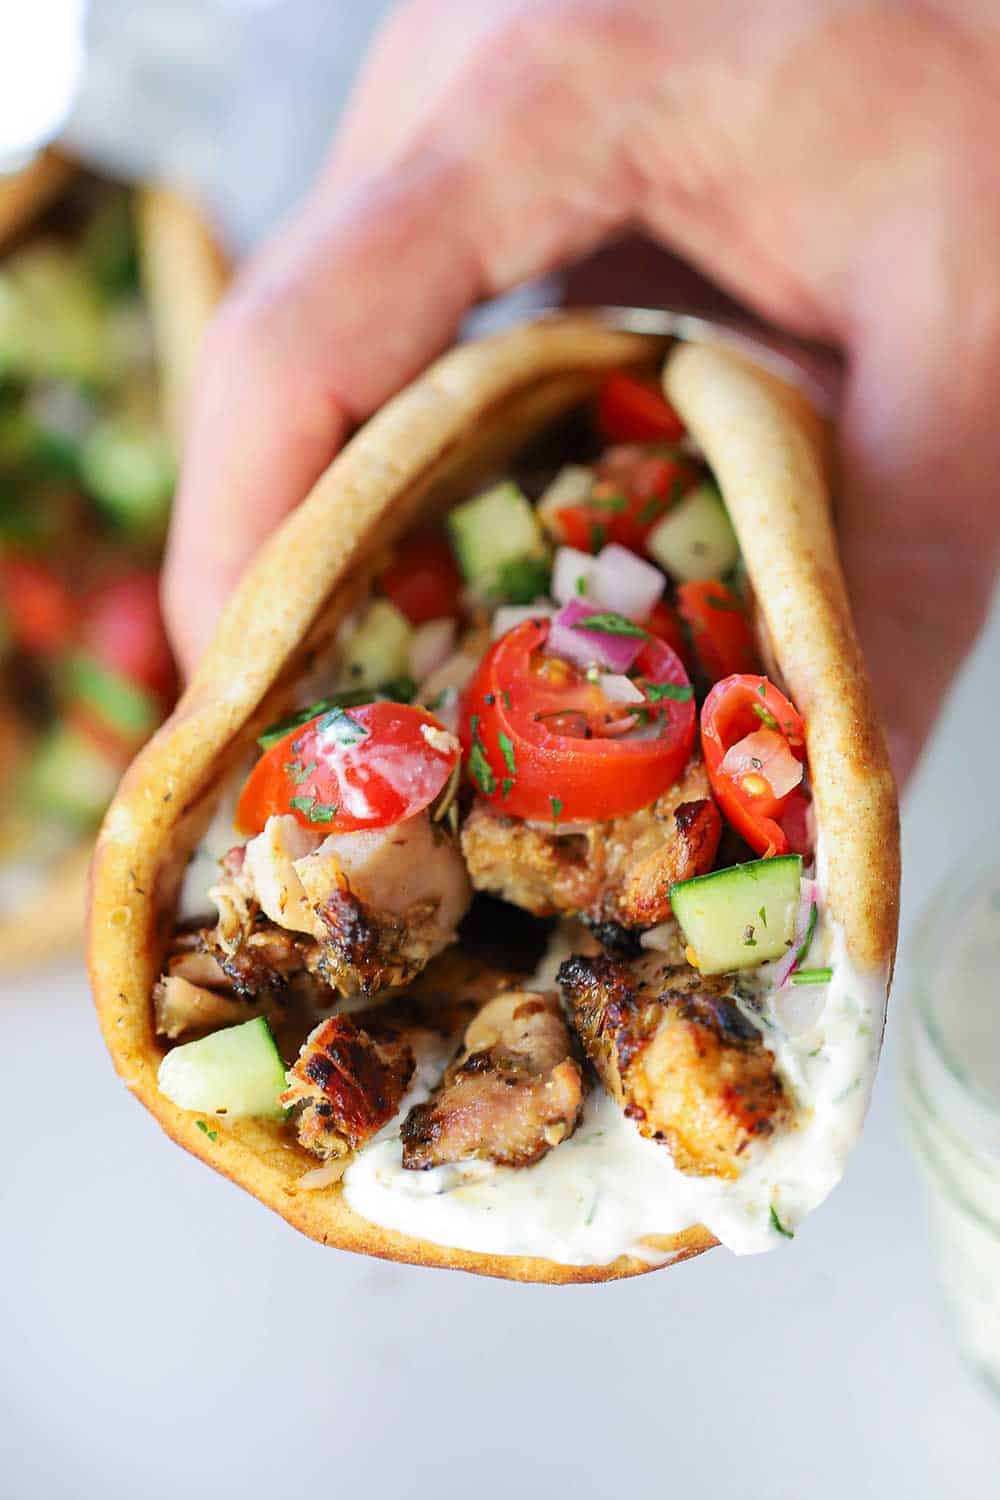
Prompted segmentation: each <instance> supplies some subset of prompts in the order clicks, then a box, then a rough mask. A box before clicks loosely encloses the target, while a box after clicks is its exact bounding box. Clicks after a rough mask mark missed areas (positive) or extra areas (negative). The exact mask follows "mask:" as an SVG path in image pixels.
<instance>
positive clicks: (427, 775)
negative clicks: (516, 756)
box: [236, 702, 459, 834]
mask: <svg viewBox="0 0 1000 1500" xmlns="http://www.w3.org/2000/svg"><path fill="white" fill-rule="evenodd" d="M458 756H459V747H458V741H457V740H456V739H455V737H454V736H453V735H451V734H449V733H448V731H447V730H446V729H445V728H444V727H443V726H442V725H441V724H440V723H439V721H438V720H437V719H436V718H435V717H434V715H433V714H429V713H427V711H426V710H425V709H422V708H416V707H414V706H412V705H411V704H407V703H388V702H379V703H366V704H363V705H362V706H361V707H359V708H350V709H344V708H334V709H330V710H329V711H327V712H326V713H321V714H319V715H317V717H316V718H314V719H310V720H309V721H308V722H307V723H305V724H300V725H298V726H297V727H296V728H294V729H291V730H289V732H288V734H286V735H285V736H284V737H283V738H282V739H280V740H278V742H277V744H275V745H272V746H271V748H270V749H269V750H268V751H266V752H265V754H264V755H262V756H261V758H260V760H259V761H258V762H257V764H256V765H255V766H254V768H253V770H252V771H251V773H250V776H249V779H248V780H247V783H246V785H245V786H244V788H243V791H242V794H241V796H240V800H239V806H238V807H237V809H236V825H237V827H238V828H240V829H241V830H242V831H243V832H244V833H249V834H256V833H260V831H261V830H262V829H263V827H264V825H265V823H266V822H267V820H268V818H269V817H271V816H274V815H278V814H281V813H291V814H292V815H293V816H294V817H295V818H297V819H298V821H299V822H300V823H301V824H302V825H303V827H305V828H311V829H313V830H314V831H315V832H317V833H324V834H326V833H351V832H355V831H357V830H358V829H363V828H388V827H390V826H391V825H393V824H395V823H401V822H402V821H403V820H404V819H405V818H410V817H413V816H414V815H415V814H416V813H418V812H421V811H423V809H424V808H426V807H429V806H430V804H431V803H432V802H433V801H434V799H435V798H436V797H437V796H438V795H439V793H441V792H442V791H443V790H444V788H445V787H446V786H447V784H448V780H449V778H450V777H451V775H452V773H453V772H454V770H455V767H456V766H457V764H458Z"/></svg>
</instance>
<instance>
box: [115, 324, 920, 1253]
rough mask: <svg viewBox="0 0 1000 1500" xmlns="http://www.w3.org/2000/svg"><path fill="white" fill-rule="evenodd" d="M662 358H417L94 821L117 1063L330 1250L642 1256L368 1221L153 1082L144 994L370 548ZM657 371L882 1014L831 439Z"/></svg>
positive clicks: (616, 347) (269, 1143)
mask: <svg viewBox="0 0 1000 1500" xmlns="http://www.w3.org/2000/svg"><path fill="white" fill-rule="evenodd" d="M663 352H664V347H663V344H662V342H660V341H657V340H653V339H645V338H642V337H640V336H636V335H631V334H628V335H626V334H623V333H619V332H616V331H614V330H612V329H610V328H609V327H608V326H606V325H602V324H601V323H599V322H598V321H596V320H590V319H588V318H587V317H585V316H579V315H577V316H565V317H551V318H547V319H544V320H542V321H540V322H537V323H535V324H533V325H529V326H525V327H520V328H517V329H514V330H513V331H509V332H505V333H502V334H500V335H497V336H494V337H491V338H488V339H485V340H483V341H481V342H478V343H474V344H470V345H466V346H464V347H460V348H458V349H456V350H454V351H453V352H451V353H449V354H447V355H446V356H445V357H443V358H442V359H440V360H439V361H438V362H437V363H436V364H434V365H433V366H431V368H430V369H429V370H428V371H427V372H426V373H425V374H424V375H422V376H421V377H420V378H419V379H418V380H416V381H415V382H414V383H413V384H412V385H411V386H410V387H409V388H408V389H406V390H405V391H403V392H402V394H400V395H399V396H397V397H396V398H395V399H394V400H392V401H390V402H389V403H388V404H387V405H386V406H385V407H384V408H383V409H382V411H380V412H379V413H378V414H377V415H376V416H375V417H373V418H372V419H371V421H370V422H369V423H368V424H367V425H366V426H365V427H364V428H363V429H362V430H361V431H360V432H359V433H358V434H357V435H356V436H355V437H354V439H353V440H352V441H351V442H350V443H349V445H348V446H347V447H346V448H345V449H344V451H343V452H342V453H341V454H340V455H339V457H337V458H336V459H335V460H334V462H333V463H332V464H331V466H330V468H329V469H328V470H327V471H326V473H325V474H324V475H323V476H322V478H321V479H320V480H319V481H318V482H317V484H316V486H315V488H314V489H313V491H312V493H311V494H310V495H309V497H308V498H307V499H306V500H305V501H304V502H303V504H302V505H301V506H300V507H299V509H298V510H297V511H296V512H295V513H294V514H293V515H292V516H291V517H290V518H289V519H288V520H287V521H286V522H285V524H284V525H283V526H282V528H281V529H280V530H279V531H278V532H277V533H276V534H275V535H274V536H273V537H272V538H271V539H270V541H269V542H268V543H267V544H266V545H265V547H264V548H263V549H262V551H261V552H260V554H259V555H258V557H257V559H256V560H255V562H254V564H253V565H252V566H251V568H250V569H249V571H248V573H247V575H246V576H245V577H244V579H243V581H242V583H241V584H240V586H239V588H238V589H237V591H236V593H235V595H234V596H233V598H232V599H231V601H230V603H229V606H228V608H227V610H226V612H225V615H224V617H223V620H222V622H221V624H220V627H219V630H218V632H217V635H216V637H215V640H214V642H213V644H212V646H211V647H210V649H209V650H208V652H207V654H206V655H205V657H204V659H203V660H202V662H201V664H200V667H199V669H198V671H197V674H196V676H195V677H194V680H193V681H192V682H191V684H190V686H189V688H188V690H187V691H186V693H185V694H184V697H183V699H182V700H181V702H180V704H179V705H178V707H177V709H176V711H175V712H174V714H173V716H172V718H171V719H170V720H169V721H168V722H167V723H166V724H165V725H164V726H163V728H162V729H161V730H160V731H159V732H158V733H157V734H156V735H155V736H154V738H153V740H152V741H151V742H150V743H149V744H148V745H147V746H146V748H145V749H144V750H143V751H142V753H141V754H140V756H139V758H138V759H137V760H136V762H135V763H134V764H133V765H132V767H131V768H130V770H129V772H128V773H127V775H126V777H125V779H124V781H123V783H122V786H121V789H120V791H119V794H118V796H117V798H116V799H115V802H114V804H113V805H112V807H111V809H110V811H109V813H108V815H107V818H106V820H105V823H104V827H103V829H102V832H101V835H100V838H99V841H98V846H97V851H96V856H95V860H94V864H93V871H92V885H91V914H90V932H89V963H90V973H91V981H92V986H93V991H94V995H95V999H96V1003H97V1009H98V1014H99V1018H100V1023H101V1026H102V1029H103V1032H104V1036H105V1040H106V1042H107V1045H108V1048H109V1050H110V1052H111V1055H112V1058H113V1060H114V1063H115V1067H116V1068H117V1070H118V1072H119V1073H120V1075H121V1077H122V1078H123V1079H124V1081H125V1083H126V1084H127V1086H128V1087H129V1088H130V1089H131V1090H132V1091H133V1092H134V1093H135V1094H136V1095H137V1097H138V1098H139V1099H140V1100H141V1101H142V1102H143V1104H145V1106H146V1107H147V1109H149V1110H150V1111H151V1112H152V1114H154V1115H155V1116H156V1118H157V1119H158V1120H159V1121H160V1123H161V1125H162V1126H163V1128H164V1129H165V1130H166V1132H167V1133H168V1134H169V1135H170V1136H171V1137H172V1138H173V1139H174V1140H176V1141H177V1142H178V1143H179V1144H181V1145H183V1146H185V1147H186V1148H187V1149H188V1150H189V1151H191V1152H193V1153H194V1154H195V1155H197V1156H199V1157H201V1158H202V1160H204V1161H205V1162H207V1163H209V1164H210V1165H211V1166H213V1167H214V1168H215V1169H216V1170H217V1171H219V1172H221V1173H223V1174H224V1175H225V1176H227V1177H229V1178H231V1179H232V1180H233V1181H234V1182H237V1183H239V1184H240V1185H241V1186H242V1187H244V1188H246V1189H247V1190H248V1191H249V1192H251V1193H253V1194H254V1195H255V1196H256V1197H258V1198H259V1199H260V1200H261V1201H262V1202H263V1203H265V1204H267V1205H268V1206H269V1207H271V1208H273V1209H274V1210H275V1211H276V1212H278V1213H280V1214H281V1215H282V1217H283V1218H285V1219H287V1220H288V1222H289V1223H290V1224H292V1225H294V1226H295V1227H296V1228H298V1229H300V1230H302V1231H303V1232H304V1233H306V1234H308V1235H310V1236H311V1237H312V1238H314V1239H316V1240H318V1241H320V1242H322V1243H324V1244H329V1245H334V1246H337V1247H340V1248H343V1249H350V1250H356V1251H361V1252H363V1253H366V1254H371V1255H377V1256H382V1257H386V1258H389V1259H394V1260H400V1261H408V1262H414V1263H420V1264H424V1265H433V1266H445V1267H452V1268H457V1269H462V1270H467V1271H475V1272H478V1273H480V1274H484V1275H492V1276H500V1277H506V1278H508V1279H512V1280H521V1281H544V1282H578V1281H602V1280H607V1279H612V1278H616V1277H622V1276H629V1275H635V1274H639V1273H641V1272H643V1271H647V1270H650V1269H652V1268H653V1267H652V1266H651V1264H650V1263H649V1260H647V1259H645V1258H642V1257H641V1256H639V1255H623V1256H619V1257H618V1258H617V1259H615V1260H614V1261H612V1262H611V1263H609V1264H603V1265H585V1266H581V1265H564V1264H560V1263H557V1262H556V1261H553V1260H546V1259H541V1258H538V1257H534V1256H521V1255H494V1254H486V1253H478V1252H475V1253H474V1252H470V1251H466V1250H460V1249H452V1248H447V1247H444V1246H441V1245H438V1244H432V1243H430V1242H428V1241H426V1240H421V1239H418V1238H415V1237H411V1236H407V1235H403V1234H400V1233H397V1232H395V1231H393V1230H389V1229H385V1228H382V1227H380V1226H379V1225H376V1224H373V1223H370V1222H367V1221H366V1220H364V1219H362V1218H361V1217H359V1215H358V1214H357V1213H355V1212H354V1211H353V1210H352V1209H351V1208H350V1206H349V1205H348V1203H347V1201H346V1200H345V1197H344V1194H343V1192H342V1190H341V1189H340V1187H336V1186H335V1187H331V1188H328V1189H325V1190H324V1191H322V1192H308V1191H302V1190H300V1189H299V1188H298V1186H297V1183H298V1179H299V1178H300V1177H301V1176H302V1174H303V1172H304V1170H305V1169H306V1167H307V1166H314V1165H315V1159H314V1158H311V1157H309V1156H308V1155H307V1153H305V1152H303V1151H300V1149H299V1148H298V1147H297V1145H295V1143H294V1141H293V1139H292V1137H291V1136H290V1134H289V1133H288V1132H287V1130H286V1129H284V1128H283V1127H282V1126H281V1125H276V1124H272V1123H269V1122H267V1121H264V1120H259V1119H241V1120H236V1121H233V1122H232V1123H231V1124H229V1125H227V1126H226V1127H225V1128H222V1129H220V1130H219V1131H218V1132H214V1134H215V1135H216V1139H214V1140H210V1139H208V1137H207V1134H206V1133H205V1131H204V1130H203V1129H199V1128H198V1126H197V1125H196V1121H195V1117H194V1115H192V1114H191V1113H188V1112H186V1111H184V1110H181V1109H178V1108H177V1107H175V1106H174V1105H173V1104H172V1103H171V1102H170V1100H169V1099H167V1098H166V1097H165V1096H164V1095H163V1094H161V1093H160V1092H159V1090H158V1088H157V1068H158V1066H159V1063H160V1060H161V1058H162V1056H163V1048H162V1047H161V1046H160V1044H159V1042H158V1040H157V1038H156V1035H155V1033H154V1018H153V1010H152V1004H151V998H150V995H151V990H152V987H153V984H154V982H155V980H156V978H157V976H158V973H159V971H160V967H161V963H162V960H163V956H164V952H165V948H166V945H167V943H168V941H169V939H170V935H171V931H172V927H173V924H174V919H175V907H176V901H177V896H178V890H179V884H180V879H181V876H182V873H183V870H184V866H185V864H186V861H187V859H188V857H189V855H190V854H191V852H192V850H193V848H194V846H195V844H196V843H197V841H198V839H199V837H200V834H201V832H202V830H203V828H204V827H205V826H206V824H207V821H208V819H209V817H210V815H211V812H212V808H213V804H214V801H215V799H216V798H217V796H218V791H219V788H220V785H221V783H222V781H223V780H224V778H225V776H226V773H227V771H229V770H231V768H232V767H233V766H234V765H235V764H237V763H238V761H239V760H240V758H241V757H243V756H244V755H245V754H246V753H247V751H248V750H249V748H250V747H251V746H252V744H253V742H254V739H255V737H256V735H257V734H258V733H260V731H261V730H262V728H263V727H264V726H265V725H266V724H268V723H269V722H270V721H272V720H274V719H275V718H276V717H277V716H278V715H279V714H281V713H282V712H284V711H285V709H286V708H287V707H288V705H289V703H290V702H291V701H292V695H293V691H294V686H295V683H296V681H297V679H299V678H300V677H301V676H302V674H303V673H304V672H305V671H306V670H307V668H308V666H309V663H310V662H311V661H312V660H313V659H314V658H315V656H316V655H317V654H318V653H319V652H321V651H323V650H325V649H326V648H328V647H329V645H330V643H331V641H332V639H333V637H334V634H335V631H336V628H337V625H338V622H339V621H340V620H341V619H342V618H343V617H344V615H345V613H346V612H347V611H349V610H350V609H351V608H352V607H353V606H354V605H355V604H356V602H357V601H358V600H359V598H361V597H362V596H363V595H364V593H365V591H366V589H367V588H368V586H369V581H370V578H371V575H372V571H373V568H374V566H375V564H376V562H377V559H378V557H379V554H380V553H384V549H385V547H386V545H387V544H389V543H391V542H392V541H393V540H394V539H395V538H398V537H399V536H400V535H401V534H402V533H403V532H404V531H405V530H406V529H407V528H408V527H409V526H410V525H411V524H412V522H413V520H414V518H415V517H417V516H420V515H424V514H426V513H428V512H430V511H434V510H438V509H440V508H442V507H444V506H446V505H447V504H448V503H449V501H450V500H451V499H452V498H453V497H457V496H458V495H461V494H468V493H469V492H470V486H471V485H472V484H474V483H475V482H476V480H477V478H479V477H483V476H485V475H487V474H488V473H489V472H490V471H495V470H496V468H497V466H498V465H502V464H503V462H504V461H505V460H506V459H508V458H509V457H511V456H512V455H513V454H514V453H515V452H516V451H517V450H518V449H519V448H521V447H522V446H523V444H524V442H525V440H526V439H527V438H529V437H530V436H532V435H533V434H535V433H537V432H538V431H539V430H540V429H541V428H542V427H543V426H544V425H545V424H546V423H548V422H549V421H550V420H551V419H553V418H554V417H555V416H556V415H557V414H559V413H561V412H562V411H564V410H565V409H566V408H568V407H569V406H571V405H572V404H574V403H576V402H577V401H579V400H580V399H581V398H582V397H584V396H585V395H587V394H588V393H589V392H590V391H592V390H593V389H594V387H595V386H596V384H597V382H598V381H599V379H600V378H601V374H602V372H604V371H605V370H607V369H609V368H612V367H621V366H624V365H633V364H638V363H647V364H648V363H649V362H651V361H659V360H660V359H662V356H663ZM666 381H667V389H668V393H669V396H670V399H671V400H672V402H673V403H674V405H675V406H676V408H677V410H678V411H679V412H680V414H681V416H682V417H683V419H684V421H685V422H686V423H687V425H688V427H689V429H690V431H691V433H692V434H693V435H694V437H695V438H696V439H697V441H698V443H699V444H700V446H701V447H702V449H703V451H704V453H705V456H706V458H707V461H708V463H709V464H710V466H711V468H712V469H713V470H714V473H715V475H716V477H717V479H718V481H719V483H720V485H721V488H722V490H723V492H724V495H725V498H726V501H727V504H728V506H729V508H730V512H731V515H732V518H733V521H734V523H735V526H736V529H737V532H738V534H739V539H740V542H741V544H742V546H743V552H744V557H745V560H746V565H747V568H748V570H749V573H750V577H751V579H752V582H753V585H754V588H755V592H756V595H757V598H758V599H759V600H760V601H761V603H760V628H761V631H762V634H763V635H765V636H766V645H767V650H768V653H769V655H770V657H771V658H772V659H773V661H774V663H775V664H776V667H777V670H778V671H779V672H780V677H781V679H782V680H783V682H784V684H785V685H786V686H787V689H788V691H789V693H790V694H791V695H792V697H793V698H794V700H795V701H796V702H797V703H798V706H799V708H800V710H801V711H802V713H803V714H804V716H805V718H806V721H807V724H808V726H809V743H808V751H809V758H810V764H811V774H812V782H813V788H814V795H815V800H816V807H817V814H818V821H819V826H820V829H821V831H822V836H823V844H824V847H825V849H826V850H827V872H826V885H825V890H826V900H827V905H828V907H829V909H830V911H831V912H832V914H833V915H834V917H835V918H836V921H837V922H838V923H839V924H840V928H841V931H842V933H843V935H844V940H845V942H846V945H847V950H848V952H849V954H850V957H851V961H852V963H853V964H855V965H856V966H857V968H858V969H859V971H864V972H866V973H867V974H869V975H871V976H875V983H876V987H877V991H878V994H879V1007H880V1011H881V1013H882V1014H884V1011H883V1010H882V1004H881V1002H882V999H883V997H884V995H885V993H886V990H887V985H888V979H889V973H890V970H891V965H892V960H893V954H894V948H895V940H896V921H897V895H898V881H899V858H898V834H897V813H896V801H895V792H894V787H893V781H892V777H891V773H890V770H889V766H888V761H887V757H886V751H885V746H884V742H883V737H882V734H881V731H880V729H879V726H878V722H877V719H876V715H875V711H874V708H873V705H872V701H871V694H870V690H869V685H868V681H867V677H866V674H865V668H864V664H863V661H862V659H861V655H860V652H859V649H858V645H857V642H856V639H855V636H854V631H853V627H852V624H851V619H850V613H849V608H848V602H847V596H846V592H845V588H844V583H843V579H842V576H841V571H840V566H839V563H838V559H837V552H836V546H835V542H834V537H833V532H832V529H831V517H830V501H829V492H828V486H827V461H826V436H825V433H824V431H823V428H822V426H821V424H820V423H819V421H818V420H817V418H816V417H815V416H814V415H813V413H812V411H811V409H810V408H809V407H808V405H807V404H806V402H805V401H804V399H803V398H801V397H800V396H799V395H798V394H797V393H796V392H794V391H793V390H791V389H789V388H787V387H785V386H783V385H782V384H781V383H780V382H778V381H777V380H776V379H774V378H773V377H771V376H769V375H764V374H762V373H761V372H760V371H759V370H757V369H754V368H751V367H750V366H749V365H747V364H745V363H743V362H742V361H741V360H739V359H737V358H736V357H734V356H732V355H730V354H727V353H724V352H722V351H721V350H719V349H715V348H709V347H707V346H701V347H699V346H694V345H687V346H684V345H678V346H676V347H675V348H674V350H673V352H672V354H671V357H670V359H669V362H668V366H667V373H666ZM879 1021H881V1014H880V1016H879ZM876 1045H877V1043H876ZM644 1243H646V1244H647V1245H648V1246H649V1247H650V1249H651V1250H652V1251H653V1253H654V1255H655V1254H656V1252H658V1260H659V1263H668V1264H672V1263H676V1262H677V1261H680V1260H683V1259H685V1258H687V1257H689V1256H692V1255H696V1254H698V1253H700V1252H701V1251H703V1250H706V1249H709V1248H710V1247H711V1246H712V1245H714V1244H715V1243H716V1241H715V1239H714V1237H713V1236H712V1234H710V1233H709V1232H708V1231H707V1230H706V1229H705V1228H704V1227H702V1226H700V1225H699V1224H691V1225H690V1226H689V1227H688V1228H686V1229H685V1230H684V1231H683V1232H681V1233H675V1234H671V1235H666V1236H652V1237H651V1238H650V1239H649V1240H647V1241H645V1242H644Z"/></svg>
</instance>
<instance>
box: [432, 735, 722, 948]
mask: <svg viewBox="0 0 1000 1500" xmlns="http://www.w3.org/2000/svg"><path fill="white" fill-rule="evenodd" d="M721 832H722V820H721V818H720V816H719V811H718V808H717V807H716V805H715V803H714V802H713V800H712V797H711V793H710V791H709V785H708V776H707V774H706V772H705V767H704V765H703V764H702V762H701V761H700V760H691V761H690V762H689V763H688V765H687V768H686V769H685V771H684V774H683V776H682V777H681V779H680V780H679V781H678V782H677V783H676V784H675V785H674V786H672V787H670V788H669V790H667V791H666V792H664V793H663V795H662V796H661V797H659V798H658V799H657V801H656V802H654V803H653V804H652V805H651V806H649V807H646V808H643V809H641V811H639V812H637V813H631V814H630V815H629V816H627V817H623V818H613V819H611V820H610V821H608V822H606V823H589V824H586V825H580V824H574V825H573V827H572V828H571V829H568V830H566V831H565V832H562V831H560V830H559V828H558V827H550V826H548V825H544V826H543V825H539V824H536V823H528V822H525V821H524V820H523V819H521V818H513V817H507V816H505V815H504V814H503V813H502V812H499V811H497V810H496V809H495V808H494V807H492V806H491V805H490V804H489V803H487V802H485V801H483V800H482V799H481V798H477V799H476V801H475V802H474V803H473V805H472V808H471V811H470V812H469V815H468V817H467V818H466V820H465V823H464V825H463V828H462V852H463V854H464V855H465V860H466V864H467V865H468V870H469V876H470V879H471V880H472V884H473V886H474V887H475V888H476V889H477V890H482V891H492V892H495V893H496V894H497V895H499V896H502V897H503V898H504V899H505V900H506V901H511V902H513V903H514V905H515V906H520V907H523V908H524V909H525V910H527V911H530V912H533V913H534V914H535V915H536V916H552V915H555V914H558V915H561V916H578V917H583V918H585V919H586V920H587V921H588V922H589V923H591V924H592V925H594V926H597V927H600V926H602V925H607V924H613V925H615V926H619V927H622V928H629V929H631V928H646V927H655V926H657V925H658V924H659V923H661V922H663V921H665V920H666V919H667V917H669V915H670V887H671V886H672V885H673V884H674V882H675V881H678V880H687V879H689V878H690V877H691V876H692V875H701V874H703V873H704V872H705V871H706V870H709V869H711V867H712V863H713V861H714V859H715V852H716V849H717V848H718V844H719V837H720V834H721Z"/></svg>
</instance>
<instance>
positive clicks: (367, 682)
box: [344, 599, 413, 688]
mask: <svg viewBox="0 0 1000 1500" xmlns="http://www.w3.org/2000/svg"><path fill="white" fill-rule="evenodd" d="M412 639H413V626H412V625H411V624H410V622H409V620H407V618H406V616H405V615H404V614H402V613H401V612H400V611H399V610H398V609H397V608H396V606H395V605H394V604H390V603H389V600H388V599H375V600H374V601H373V602H372V603H371V604H370V605H369V607H368V609H367V611H366V612H365V615H364V618H363V619H362V620H361V623H360V624H359V625H358V626H357V628H356V629H355V630H354V631H353V633H352V634H351V635H350V636H349V637H348V640H347V643H346V645H345V647H344V671H345V674H346V676H347V678H348V681H349V682H350V683H351V685H352V686H355V685H356V686H357V687H367V688H377V687H378V686H379V684H380V683H382V682H388V681H389V680H390V679H391V678H394V677H404V676H405V675H406V671H407V667H408V665H409V660H410V642H411V640H412Z"/></svg>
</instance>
